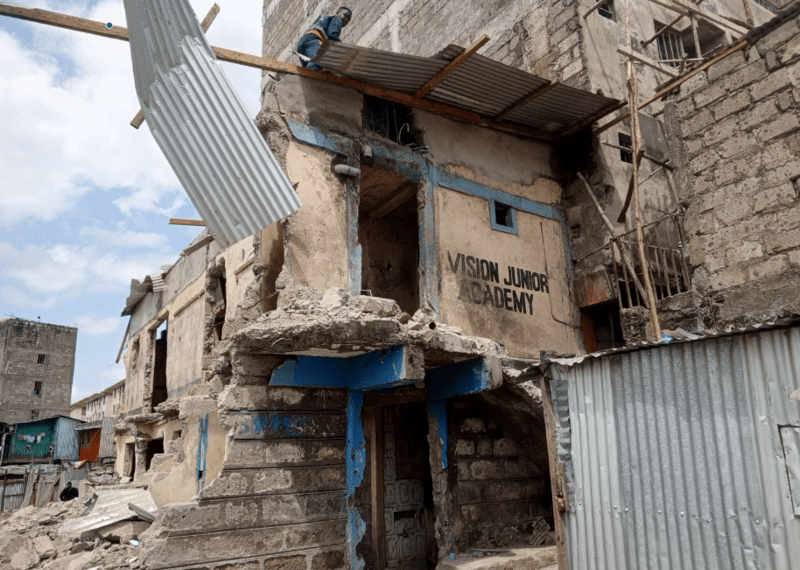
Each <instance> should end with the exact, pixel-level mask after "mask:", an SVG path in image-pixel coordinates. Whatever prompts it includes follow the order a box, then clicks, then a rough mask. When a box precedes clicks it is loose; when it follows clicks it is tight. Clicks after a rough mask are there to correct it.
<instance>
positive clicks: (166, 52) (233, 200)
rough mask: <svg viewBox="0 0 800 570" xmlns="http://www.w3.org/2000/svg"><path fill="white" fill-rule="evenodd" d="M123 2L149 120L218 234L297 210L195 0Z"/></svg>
mask: <svg viewBox="0 0 800 570" xmlns="http://www.w3.org/2000/svg"><path fill="white" fill-rule="evenodd" d="M124 4H125V14H126V17H127V22H128V32H129V34H130V46H131V59H132V60H133V73H134V79H135V82H136V92H137V94H138V96H139V101H140V103H141V106H142V110H143V111H144V115H145V118H146V119H147V124H148V125H149V127H150V131H151V132H152V133H153V137H154V138H155V140H156V142H157V143H158V145H159V147H160V148H161V150H162V152H163V153H164V156H165V157H166V158H167V161H168V162H169V163H170V165H171V166H172V169H173V170H174V171H175V174H176V175H177V177H178V180H180V182H181V184H182V185H183V188H184V189H185V190H186V193H187V194H188V195H189V197H190V199H191V200H192V203H193V204H194V205H195V207H196V208H197V211H198V212H199V213H200V215H201V216H202V218H203V220H204V221H205V222H206V225H207V226H208V229H209V230H210V231H211V233H212V234H213V236H214V238H215V239H216V240H217V241H218V242H219V243H220V245H221V246H222V247H223V248H225V247H228V246H230V245H231V244H233V243H235V242H237V241H239V240H240V239H243V238H245V237H247V236H249V235H252V234H254V233H255V232H257V231H260V230H261V229H262V228H264V227H266V226H268V225H269V224H271V223H273V222H276V221H277V220H279V219H281V218H283V217H286V216H287V215H288V214H290V213H292V212H294V211H295V210H297V209H298V208H299V207H300V200H299V199H298V197H297V194H296V193H295V191H294V189H293V188H292V185H291V183H290V182H289V179H288V178H287V177H286V174H285V173H284V172H283V171H282V170H281V168H280V165H279V164H278V162H277V160H276V159H275V157H274V156H273V155H272V153H271V152H270V150H269V148H268V147H267V144H266V142H265V141H264V139H263V138H262V136H261V134H260V133H259V132H258V129H257V128H256V126H255V124H254V121H253V119H252V118H251V117H249V116H248V115H247V111H246V110H245V108H244V106H243V105H242V103H241V101H239V98H238V97H237V95H236V93H235V91H234V90H233V88H232V87H231V85H230V83H229V82H228V80H227V78H226V77H225V74H224V73H223V71H222V70H221V69H220V67H219V64H218V63H217V60H216V57H215V56H214V53H213V52H212V51H211V47H210V46H209V44H208V42H207V41H206V38H205V35H204V34H203V32H202V30H201V28H200V23H199V22H198V21H197V17H196V16H195V14H194V12H193V10H192V8H191V6H190V4H189V2H188V0H172V1H171V2H161V1H157V0H125V2H124Z"/></svg>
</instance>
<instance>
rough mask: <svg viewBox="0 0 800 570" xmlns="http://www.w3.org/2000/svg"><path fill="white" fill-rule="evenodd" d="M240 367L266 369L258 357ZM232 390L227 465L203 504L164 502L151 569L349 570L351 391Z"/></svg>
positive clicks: (148, 550) (226, 399) (152, 542)
mask: <svg viewBox="0 0 800 570" xmlns="http://www.w3.org/2000/svg"><path fill="white" fill-rule="evenodd" d="M235 367H238V368H239V369H240V370H241V367H245V368H247V369H248V372H249V373H253V372H256V373H258V372H261V373H264V371H265V368H264V367H261V366H258V363H257V359H255V360H254V359H251V360H249V361H246V362H245V361H240V362H238V363H235ZM248 376H249V374H248ZM250 378H251V381H252V378H253V377H252V376H250ZM264 383H266V378H265V379H264ZM226 394H227V396H226V395H225V394H223V396H222V405H221V408H222V409H223V410H224V412H225V413H228V414H230V415H228V416H227V417H226V418H225V419H224V420H223V423H224V424H225V425H226V426H228V428H229V429H231V430H232V431H231V433H232V435H233V436H234V437H233V439H232V441H231V443H230V447H229V449H228V452H227V455H226V457H225V461H224V465H223V468H222V471H221V473H220V475H219V476H218V477H217V478H216V479H214V481H213V482H212V483H210V485H208V486H207V487H206V488H205V489H204V490H203V491H202V492H201V494H200V500H199V502H198V503H190V504H174V505H170V506H166V507H164V508H162V510H161V512H160V514H159V518H158V520H157V523H156V525H157V528H156V529H155V530H156V534H155V536H154V538H149V539H147V540H146V541H145V543H144V545H143V546H144V549H145V554H144V561H145V564H146V565H147V567H148V568H153V569H156V568H165V567H169V568H173V567H181V568H183V567H194V566H195V565H198V564H203V563H209V562H212V561H213V562H228V563H235V564H236V566H231V567H236V568H246V567H249V566H247V565H248V564H251V565H253V566H252V567H253V568H261V566H259V564H260V563H261V562H263V563H264V564H265V566H264V567H265V568H270V569H275V570H277V569H279V568H280V569H287V568H291V569H294V568H297V569H303V570H305V569H306V568H317V569H320V570H321V569H323V568H324V569H330V570H338V569H340V568H344V565H345V557H344V543H345V526H346V525H345V511H344V507H345V505H344V501H343V496H344V495H343V490H344V489H345V456H344V449H345V439H344V438H345V432H346V427H347V420H346V415H345V413H344V412H345V406H346V402H347V393H346V391H345V390H339V389H313V388H309V389H301V388H268V387H266V386H265V385H261V386H236V385H235V384H234V385H233V386H231V388H230V389H229V392H226ZM284 420H287V421H286V422H284ZM166 530H168V534H167V532H165V531H166Z"/></svg>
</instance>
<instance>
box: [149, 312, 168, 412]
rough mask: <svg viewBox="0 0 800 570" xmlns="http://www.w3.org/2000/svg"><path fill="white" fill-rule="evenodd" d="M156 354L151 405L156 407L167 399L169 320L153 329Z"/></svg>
mask: <svg viewBox="0 0 800 570" xmlns="http://www.w3.org/2000/svg"><path fill="white" fill-rule="evenodd" d="M153 335H154V336H155V339H154V341H155V342H154V345H155V347H154V348H155V350H154V352H155V356H154V357H153V393H152V396H151V399H150V405H151V406H152V407H153V408H155V407H156V406H157V405H159V404H160V403H162V402H165V401H166V400H167V335H168V321H164V322H162V323H161V324H160V325H159V326H158V328H157V329H156V330H155V331H153Z"/></svg>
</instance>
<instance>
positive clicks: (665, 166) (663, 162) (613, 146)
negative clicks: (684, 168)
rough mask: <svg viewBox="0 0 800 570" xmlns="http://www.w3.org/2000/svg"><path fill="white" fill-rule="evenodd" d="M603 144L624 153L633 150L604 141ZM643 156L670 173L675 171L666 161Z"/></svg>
mask: <svg viewBox="0 0 800 570" xmlns="http://www.w3.org/2000/svg"><path fill="white" fill-rule="evenodd" d="M603 144H604V145H605V146H610V147H611V148H616V149H618V150H624V151H627V152H631V149H630V148H629V147H626V146H620V145H618V144H614V143H610V142H606V141H603ZM642 156H643V157H644V158H646V159H647V160H649V161H650V162H652V163H653V164H656V165H658V166H661V167H664V168H666V169H667V170H670V171H672V170H675V169H674V168H673V167H672V165H671V164H670V163H669V162H667V161H665V160H658V159H657V158H655V157H652V156H650V155H649V154H647V153H644V154H642Z"/></svg>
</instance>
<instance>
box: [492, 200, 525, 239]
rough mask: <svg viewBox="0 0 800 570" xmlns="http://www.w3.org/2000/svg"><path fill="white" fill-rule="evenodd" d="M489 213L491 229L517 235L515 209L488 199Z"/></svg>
mask: <svg viewBox="0 0 800 570" xmlns="http://www.w3.org/2000/svg"><path fill="white" fill-rule="evenodd" d="M489 215H490V222H491V225H492V229H493V230H499V231H501V232H506V233H509V234H514V235H518V233H519V232H518V231H517V211H516V210H515V209H514V207H513V206H509V205H508V204H504V203H502V202H497V201H496V200H489Z"/></svg>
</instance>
